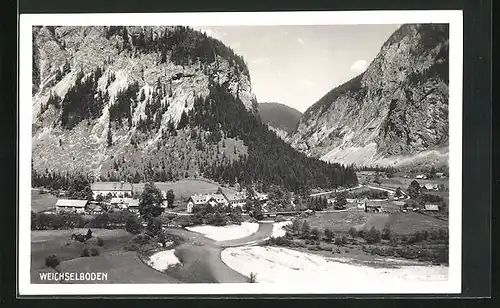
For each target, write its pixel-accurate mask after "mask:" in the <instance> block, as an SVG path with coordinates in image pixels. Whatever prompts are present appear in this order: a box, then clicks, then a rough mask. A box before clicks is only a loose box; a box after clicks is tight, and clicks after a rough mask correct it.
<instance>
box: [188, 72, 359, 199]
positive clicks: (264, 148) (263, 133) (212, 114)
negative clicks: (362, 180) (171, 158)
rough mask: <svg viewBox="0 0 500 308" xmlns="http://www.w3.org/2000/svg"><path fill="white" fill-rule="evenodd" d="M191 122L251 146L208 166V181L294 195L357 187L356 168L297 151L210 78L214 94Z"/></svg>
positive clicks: (203, 100) (197, 109)
mask: <svg viewBox="0 0 500 308" xmlns="http://www.w3.org/2000/svg"><path fill="white" fill-rule="evenodd" d="M187 119H188V120H189V124H190V125H192V126H199V127H201V129H203V130H205V131H210V132H212V134H213V133H214V132H216V131H222V132H223V133H224V134H225V136H227V137H228V138H238V139H241V140H243V141H244V143H245V145H247V147H248V155H245V156H242V157H240V159H239V160H234V161H232V162H231V163H230V164H220V163H218V162H213V163H212V165H209V166H208V167H206V168H204V175H205V177H208V178H211V179H214V180H216V181H219V182H225V183H230V184H233V183H236V182H238V183H240V184H248V183H252V182H260V183H262V185H263V186H264V187H269V186H270V185H271V184H276V185H279V186H282V187H284V188H286V189H287V190H290V191H295V192H305V191H308V190H309V189H310V188H313V187H314V188H316V187H321V188H333V187H338V186H341V185H342V186H354V185H356V184H357V183H358V179H357V177H356V173H355V170H354V168H353V167H352V166H343V165H340V164H336V163H327V162H323V161H320V160H318V159H315V158H310V157H307V156H306V155H305V154H303V153H299V152H297V151H296V150H294V149H293V148H292V147H291V146H290V145H288V144H287V143H285V142H284V141H283V140H281V139H280V138H279V137H277V136H276V135H275V134H274V133H272V132H271V131H269V129H268V127H267V125H265V124H263V123H262V122H261V121H260V119H259V118H258V117H257V116H255V115H254V114H252V113H250V112H248V111H247V110H246V109H245V107H244V105H243V103H242V102H241V100H240V99H239V98H238V97H234V96H233V95H231V93H229V91H228V89H227V85H222V86H220V85H218V84H215V83H214V82H213V80H212V81H211V83H210V95H209V96H208V97H206V98H198V99H196V100H195V102H194V108H193V109H191V111H190V112H189V114H187Z"/></svg>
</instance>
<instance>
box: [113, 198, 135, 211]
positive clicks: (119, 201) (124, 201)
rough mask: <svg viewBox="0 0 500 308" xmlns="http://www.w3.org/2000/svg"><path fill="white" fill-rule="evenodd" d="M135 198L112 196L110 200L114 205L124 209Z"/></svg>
mask: <svg viewBox="0 0 500 308" xmlns="http://www.w3.org/2000/svg"><path fill="white" fill-rule="evenodd" d="M132 200H134V199H133V198H118V197H114V198H111V201H110V202H109V203H110V204H111V205H112V206H116V207H119V208H122V209H126V208H128V206H129V204H130V203H131V202H132Z"/></svg>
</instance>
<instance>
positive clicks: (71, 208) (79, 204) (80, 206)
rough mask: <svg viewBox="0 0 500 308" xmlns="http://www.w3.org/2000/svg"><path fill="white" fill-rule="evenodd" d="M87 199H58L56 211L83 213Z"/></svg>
mask: <svg viewBox="0 0 500 308" xmlns="http://www.w3.org/2000/svg"><path fill="white" fill-rule="evenodd" d="M87 204H88V201H87V200H70V199H59V200H57V203H56V212H57V213H62V212H65V213H79V214H81V213H83V212H85V207H86V206H87Z"/></svg>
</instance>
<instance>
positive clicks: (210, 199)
mask: <svg viewBox="0 0 500 308" xmlns="http://www.w3.org/2000/svg"><path fill="white" fill-rule="evenodd" d="M206 204H210V205H212V206H216V205H222V206H226V205H229V201H228V200H227V198H226V197H225V196H224V195H223V194H205V195H193V196H191V197H190V198H189V199H188V203H187V212H188V213H191V212H192V211H193V208H194V207H195V206H203V205H206Z"/></svg>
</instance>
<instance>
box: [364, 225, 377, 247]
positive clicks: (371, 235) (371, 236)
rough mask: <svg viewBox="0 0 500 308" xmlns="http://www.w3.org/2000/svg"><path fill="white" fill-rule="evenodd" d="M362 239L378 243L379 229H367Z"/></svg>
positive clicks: (370, 242)
mask: <svg viewBox="0 0 500 308" xmlns="http://www.w3.org/2000/svg"><path fill="white" fill-rule="evenodd" d="M364 239H365V240H366V242H367V243H368V244H375V243H378V242H380V231H378V230H377V229H375V227H372V228H371V229H370V231H368V232H367V233H366V234H365V236H364Z"/></svg>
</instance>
